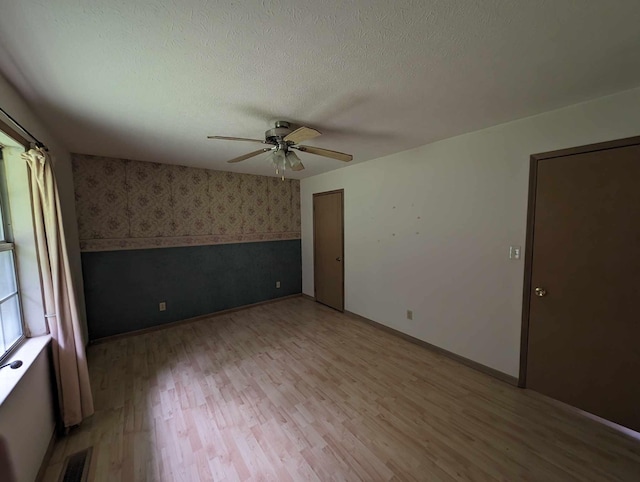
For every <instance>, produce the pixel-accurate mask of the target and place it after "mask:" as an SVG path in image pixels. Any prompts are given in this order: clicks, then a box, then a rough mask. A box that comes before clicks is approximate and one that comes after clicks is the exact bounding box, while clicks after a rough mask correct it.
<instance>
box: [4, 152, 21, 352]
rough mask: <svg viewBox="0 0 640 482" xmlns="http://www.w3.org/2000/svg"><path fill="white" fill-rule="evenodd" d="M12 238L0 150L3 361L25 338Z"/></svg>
mask: <svg viewBox="0 0 640 482" xmlns="http://www.w3.org/2000/svg"><path fill="white" fill-rule="evenodd" d="M11 241H12V238H11V223H10V222H9V209H8V200H7V185H6V180H5V170H4V162H3V160H2V149H0V360H2V359H3V358H5V357H6V356H7V355H8V354H9V352H10V351H11V350H12V349H13V348H14V347H16V346H17V345H18V343H19V342H20V341H21V340H22V339H23V338H24V330H23V324H22V310H21V308H20V295H19V293H18V281H17V276H16V262H15V245H14V244H13V243H12V242H11Z"/></svg>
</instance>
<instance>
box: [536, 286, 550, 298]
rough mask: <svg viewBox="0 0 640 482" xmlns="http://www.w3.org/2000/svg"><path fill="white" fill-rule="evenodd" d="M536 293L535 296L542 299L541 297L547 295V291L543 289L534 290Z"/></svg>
mask: <svg viewBox="0 0 640 482" xmlns="http://www.w3.org/2000/svg"><path fill="white" fill-rule="evenodd" d="M535 292H536V296H538V297H540V298H542V297H543V296H545V295H546V294H547V290H545V289H544V288H536V289H535Z"/></svg>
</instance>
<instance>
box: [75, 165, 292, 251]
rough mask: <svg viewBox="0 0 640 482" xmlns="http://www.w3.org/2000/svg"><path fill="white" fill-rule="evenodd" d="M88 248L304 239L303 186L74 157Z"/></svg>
mask: <svg viewBox="0 0 640 482" xmlns="http://www.w3.org/2000/svg"><path fill="white" fill-rule="evenodd" d="M72 157H73V177H74V185H75V196H76V210H77V213H78V229H79V231H80V247H81V249H82V250H83V251H111V250H118V249H143V248H155V247H174V246H198V245H209V244H223V243H242V242H252V241H269V240H277V239H299V238H300V182H299V181H298V180H296V179H285V180H284V181H282V180H281V179H280V178H275V177H265V176H254V175H250V174H238V173H233V172H223V171H212V170H207V169H196V168H192V167H184V166H174V165H168V164H158V163H155V162H140V161H130V160H125V159H112V158H106V157H97V156H88V155H81V154H73V156H72Z"/></svg>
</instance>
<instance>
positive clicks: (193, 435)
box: [45, 298, 640, 482]
mask: <svg viewBox="0 0 640 482" xmlns="http://www.w3.org/2000/svg"><path fill="white" fill-rule="evenodd" d="M89 364H90V372H91V380H92V385H93V390H94V396H95V405H96V413H95V415H94V416H93V417H92V418H91V419H89V420H88V421H86V422H85V423H84V424H83V426H82V427H81V428H79V429H75V430H74V431H73V432H72V433H71V435H69V436H68V437H65V438H63V439H61V440H60V441H59V442H58V443H57V444H56V447H55V448H54V453H53V456H52V459H51V463H50V465H49V467H48V469H47V472H46V474H45V480H46V481H47V482H49V481H52V482H53V481H57V477H58V474H59V472H60V470H61V466H62V462H63V460H64V459H65V457H66V456H67V455H69V454H72V453H75V452H76V451H78V450H81V449H83V448H85V447H87V446H93V448H94V450H93V459H92V464H91V469H90V480H95V481H103V480H104V481H106V480H109V481H120V480H122V481H206V480H216V481H232V480H273V481H290V480H293V481H306V480H321V481H325V480H367V481H378V480H422V481H438V480H443V481H451V480H504V481H518V480H538V481H555V480H562V481H565V480H579V481H586V480H607V481H614V480H624V481H634V480H635V481H638V480H640V442H638V441H637V440H634V439H633V438H631V437H630V436H628V435H625V434H622V433H620V432H616V431H614V430H613V429H611V428H609V427H606V426H604V425H602V424H599V423H598V422H595V421H593V420H590V419H588V418H586V417H584V416H582V415H580V414H578V413H576V412H574V411H573V410H572V409H568V408H566V407H563V406H560V405H559V404H556V403H554V402H551V401H549V400H547V399H546V398H544V397H542V396H540V395H537V394H535V393H532V392H530V391H528V390H521V389H517V388H515V387H512V386H510V385H508V384H506V383H504V382H502V381H499V380H497V379H494V378H492V377H490V376H488V375H485V374H483V373H480V372H478V371H475V370H473V369H471V368H468V367H466V366H463V365H460V364H459V363H458V362H456V361H453V360H451V359H449V358H446V357H444V356H442V355H439V354H436V353H433V352H431V351H429V350H428V349H426V348H423V347H421V346H417V345H414V344H412V343H410V342H408V341H406V340H403V339H401V338H399V337H396V336H394V335H392V334H389V333H387V332H384V331H382V330H380V329H377V328H375V327H373V326H370V325H368V324H366V323H363V322H361V321H358V320H355V319H354V318H351V317H349V316H348V315H343V314H341V313H338V312H336V311H333V310H331V309H329V308H326V307H323V306H322V305H319V304H316V303H313V302H311V301H308V300H306V299H303V298H293V299H288V300H285V301H280V302H277V303H273V304H267V305H262V306H258V307H254V308H249V309H246V310H243V311H238V312H235V313H231V314H228V315H223V316H218V317H212V318H211V319H207V320H202V321H197V322H193V323H187V324H182V325H177V326H174V327H170V328H167V329H164V330H161V331H156V332H152V333H147V334H143V335H138V336H133V337H129V338H125V339H120V340H115V341H111V342H107V343H104V344H100V345H96V346H92V347H90V349H89Z"/></svg>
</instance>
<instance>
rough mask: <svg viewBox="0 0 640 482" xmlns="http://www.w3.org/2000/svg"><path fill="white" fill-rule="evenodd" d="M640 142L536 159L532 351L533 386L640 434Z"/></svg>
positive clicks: (529, 282)
mask: <svg viewBox="0 0 640 482" xmlns="http://www.w3.org/2000/svg"><path fill="white" fill-rule="evenodd" d="M620 144H621V145H620ZM638 144H640V139H638V138H634V140H627V141H619V142H617V143H607V144H603V145H600V146H598V145H596V146H591V147H589V146H587V147H585V148H581V149H580V148H579V149H578V150H577V151H576V152H575V153H572V151H571V150H569V151H561V152H559V153H558V155H555V156H554V155H553V154H551V157H548V156H549V155H541V157H538V158H536V156H534V157H533V158H532V185H531V188H532V193H531V194H533V196H532V197H531V198H530V202H532V206H533V209H531V207H530V224H529V233H528V238H529V239H528V244H529V249H528V251H529V252H530V253H528V263H527V264H528V268H530V271H529V269H528V270H527V271H528V274H529V277H528V278H526V279H525V286H526V288H525V289H526V290H528V293H525V306H526V305H527V303H528V305H529V306H528V340H527V343H526V344H525V343H524V342H523V348H524V349H525V352H524V362H525V364H526V373H525V377H526V386H527V387H528V388H531V389H533V390H536V391H538V392H541V393H544V394H546V395H548V396H550V397H552V398H555V399H557V400H561V401H563V402H566V403H568V404H570V405H573V406H575V407H578V408H580V409H583V410H585V411H587V412H590V413H593V414H595V415H598V416H601V417H603V418H606V419H608V420H611V421H613V422H616V423H618V424H621V425H624V426H627V427H629V428H631V429H633V430H637V431H640V253H639V252H638V248H639V247H640V145H638ZM618 145H620V146H619V147H618ZM527 297H528V300H527V299H526V298H527ZM523 320H524V318H523ZM523 328H524V327H523ZM527 348H528V351H527ZM521 374H522V372H521Z"/></svg>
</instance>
